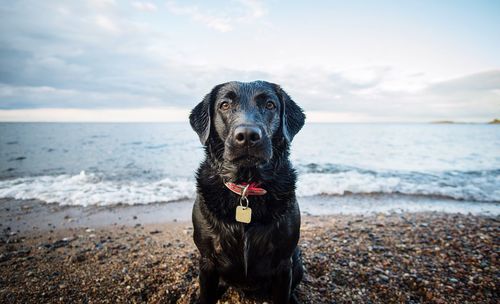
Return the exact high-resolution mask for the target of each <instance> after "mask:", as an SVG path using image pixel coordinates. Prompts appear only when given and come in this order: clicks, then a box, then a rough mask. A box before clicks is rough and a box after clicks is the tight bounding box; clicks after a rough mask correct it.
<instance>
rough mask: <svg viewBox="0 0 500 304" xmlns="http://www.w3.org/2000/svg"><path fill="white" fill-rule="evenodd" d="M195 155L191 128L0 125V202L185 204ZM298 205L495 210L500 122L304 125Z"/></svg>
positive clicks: (296, 147) (332, 209) (499, 203)
mask: <svg viewBox="0 0 500 304" xmlns="http://www.w3.org/2000/svg"><path fill="white" fill-rule="evenodd" d="M202 158H203V148H202V146H201V144H200V142H199V140H198V136H197V135H196V134H195V133H194V132H193V131H192V129H191V127H190V126H189V124H188V123H0V198H14V199H18V200H31V199H35V200H39V201H42V202H46V203H54V204H59V205H75V206H113V205H122V206H123V205H138V204H157V203H171V202H181V201H186V204H188V203H189V202H192V200H193V199H194V197H195V180H194V172H195V170H196V168H197V167H198V165H199V163H200V161H201V160H202ZM291 160H292V163H293V165H294V167H295V169H296V171H297V172H298V176H299V178H298V184H297V196H298V198H299V201H303V202H305V203H301V208H302V210H303V211H304V210H305V212H310V213H313V214H321V213H343V212H345V213H350V212H351V213H363V212H368V211H374V212H379V211H380V212H385V211H394V210H410V211H449V212H464V213H467V212H471V213H489V214H493V215H499V214H500V126H498V125H487V124H338V123H337V124H319V123H308V124H306V125H305V126H304V128H303V129H302V130H301V132H300V133H299V134H298V135H297V136H296V137H295V138H294V140H293V143H292V148H291Z"/></svg>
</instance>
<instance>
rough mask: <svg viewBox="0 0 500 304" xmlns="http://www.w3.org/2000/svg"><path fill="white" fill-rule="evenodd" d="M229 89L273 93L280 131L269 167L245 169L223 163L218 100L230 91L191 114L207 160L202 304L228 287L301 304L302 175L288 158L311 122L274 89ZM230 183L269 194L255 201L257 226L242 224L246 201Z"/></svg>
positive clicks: (200, 237)
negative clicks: (298, 186)
mask: <svg viewBox="0 0 500 304" xmlns="http://www.w3.org/2000/svg"><path fill="white" fill-rule="evenodd" d="M230 84H231V85H233V86H234V85H245V86H250V87H251V86H252V85H255V86H263V85H264V86H269V87H271V88H272V89H273V90H274V91H275V93H276V95H277V96H278V97H279V101H280V113H279V115H280V127H279V129H278V131H277V132H275V133H274V134H273V135H272V139H271V140H272V149H273V154H272V158H271V159H270V160H269V161H268V162H267V163H266V164H263V165H260V166H255V167H238V166H237V165H234V164H231V163H228V162H227V161H224V159H223V152H224V148H225V146H224V142H223V141H222V140H221V138H220V137H219V136H218V134H217V132H216V130H215V128H214V125H213V119H212V118H213V115H214V108H213V105H214V103H215V99H216V98H217V92H218V90H219V89H220V88H221V87H223V86H225V85H228V84H227V83H226V84H221V85H218V86H216V87H215V88H214V89H213V90H212V91H211V92H210V93H209V94H208V95H207V96H206V97H205V98H204V99H203V101H202V102H201V103H199V104H198V105H197V106H196V107H195V108H194V109H193V110H192V112H191V115H190V123H191V126H192V127H193V129H194V130H195V131H196V132H197V133H198V135H199V136H200V140H201V142H202V143H203V144H204V148H205V157H206V158H205V160H204V161H203V162H202V164H201V165H200V167H199V169H198V171H197V175H196V180H197V198H196V201H195V204H194V207H193V225H194V241H195V243H196V246H197V247H198V249H199V251H200V255H201V258H200V277H199V280H200V302H201V303H216V302H217V299H218V298H219V297H220V296H221V295H222V294H223V293H224V291H225V289H226V288H227V286H228V285H229V286H233V287H236V288H238V289H240V290H243V291H244V292H245V294H250V295H257V296H264V297H269V296H270V297H271V298H272V299H273V302H274V303H289V301H290V302H292V303H294V302H296V300H295V297H294V296H293V295H292V292H293V289H294V288H295V286H296V285H297V284H298V283H299V282H300V280H301V278H302V273H303V270H302V262H301V258H300V252H299V249H298V247H297V242H298V240H299V234H300V231H299V229H300V211H299V206H298V204H297V200H296V198H295V182H296V174H295V171H294V169H293V168H292V166H291V164H290V162H289V160H288V155H289V146H290V142H291V140H292V139H293V136H294V135H295V134H297V132H298V131H299V130H300V129H301V128H302V126H303V124H304V119H305V116H304V114H303V112H302V109H300V107H299V106H297V105H296V104H295V102H294V101H293V100H291V98H290V97H289V96H288V95H287V94H286V93H285V92H284V91H283V90H282V89H281V88H280V87H279V86H277V85H275V84H271V83H267V82H254V83H247V84H241V83H234V82H233V83H230ZM225 181H233V182H238V183H240V182H258V183H260V185H261V187H262V188H264V189H266V190H267V194H266V195H264V196H251V197H250V207H251V208H252V222H251V223H250V224H242V223H238V222H236V221H235V209H236V206H237V205H238V200H239V196H238V195H237V194H234V193H232V192H231V191H229V190H228V189H227V188H226V187H225V186H224V182H225ZM245 252H246V259H245ZM245 260H246V262H245Z"/></svg>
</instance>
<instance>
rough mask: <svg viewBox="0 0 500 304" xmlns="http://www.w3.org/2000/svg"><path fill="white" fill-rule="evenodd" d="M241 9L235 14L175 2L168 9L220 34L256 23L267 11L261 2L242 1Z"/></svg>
mask: <svg viewBox="0 0 500 304" xmlns="http://www.w3.org/2000/svg"><path fill="white" fill-rule="evenodd" d="M238 3H240V5H241V8H240V9H239V10H236V11H237V12H236V13H235V14H233V12H229V11H224V10H217V12H214V11H213V10H210V9H203V8H200V7H199V6H198V5H179V4H178V3H177V2H175V1H167V3H166V7H167V9H168V10H169V12H171V13H173V14H175V15H181V16H187V17H189V18H191V19H192V20H194V21H197V22H199V23H202V24H204V25H206V26H207V27H209V28H212V29H214V30H217V31H219V32H229V31H232V30H233V29H234V25H235V24H238V23H243V22H249V21H254V20H255V19H259V18H261V17H263V16H264V15H265V14H266V13H267V10H266V9H265V8H264V5H263V4H262V3H261V2H260V1H255V0H240V1H238Z"/></svg>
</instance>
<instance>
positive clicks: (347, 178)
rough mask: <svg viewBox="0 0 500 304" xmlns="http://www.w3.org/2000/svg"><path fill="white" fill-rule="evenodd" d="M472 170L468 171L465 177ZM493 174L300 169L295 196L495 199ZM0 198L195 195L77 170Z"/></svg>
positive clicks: (176, 186) (73, 200)
mask: <svg viewBox="0 0 500 304" xmlns="http://www.w3.org/2000/svg"><path fill="white" fill-rule="evenodd" d="M469 175H472V176H469ZM498 185H500V175H498V174H497V173H487V174H480V173H477V172H474V173H472V174H471V173H457V174H452V173H449V172H448V173H444V174H443V175H442V176H430V177H429V175H425V174H422V173H412V174H397V173H394V172H393V173H380V172H379V173H376V172H366V171H362V170H356V169H354V170H345V171H336V172H330V173H316V172H314V173H305V172H303V173H301V174H300V175H299V180H298V183H297V196H299V197H309V196H318V195H323V196H325V195H326V196H328V195H334V196H343V195H346V194H355V195H366V194H386V195H392V194H398V195H401V194H402V195H407V196H425V197H443V198H449V199H455V200H464V201H476V202H500V187H498ZM0 197H2V198H6V197H12V198H15V199H39V200H42V201H45V202H49V203H59V204H61V205H80V206H89V205H98V206H107V205H114V204H119V203H122V204H129V205H135V204H149V203H155V202H172V201H178V200H182V199H193V198H194V197H195V181H194V179H186V178H175V179H174V178H164V179H161V180H156V181H144V180H135V179H134V180H122V179H120V180H113V179H107V178H106V177H104V176H101V175H97V174H94V173H85V172H84V171H82V172H81V173H80V174H77V175H57V176H36V177H24V178H16V179H8V180H3V181H0Z"/></svg>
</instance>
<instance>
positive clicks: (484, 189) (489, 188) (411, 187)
mask: <svg viewBox="0 0 500 304" xmlns="http://www.w3.org/2000/svg"><path fill="white" fill-rule="evenodd" d="M347 193H352V194H374V193H379V194H405V195H418V196H440V197H446V198H451V199H456V200H470V201H479V202H500V176H498V175H488V176H476V177H468V176H461V177H455V178H454V179H453V180H450V179H448V180H446V179H445V178H444V177H438V178H433V179H424V178H421V177H418V176H410V177H408V176H404V175H401V176H395V175H390V176H384V175H382V174H374V173H363V172H359V171H345V172H338V173H303V174H301V175H300V176H299V182H298V184H297V196H314V195H345V194H347Z"/></svg>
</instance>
